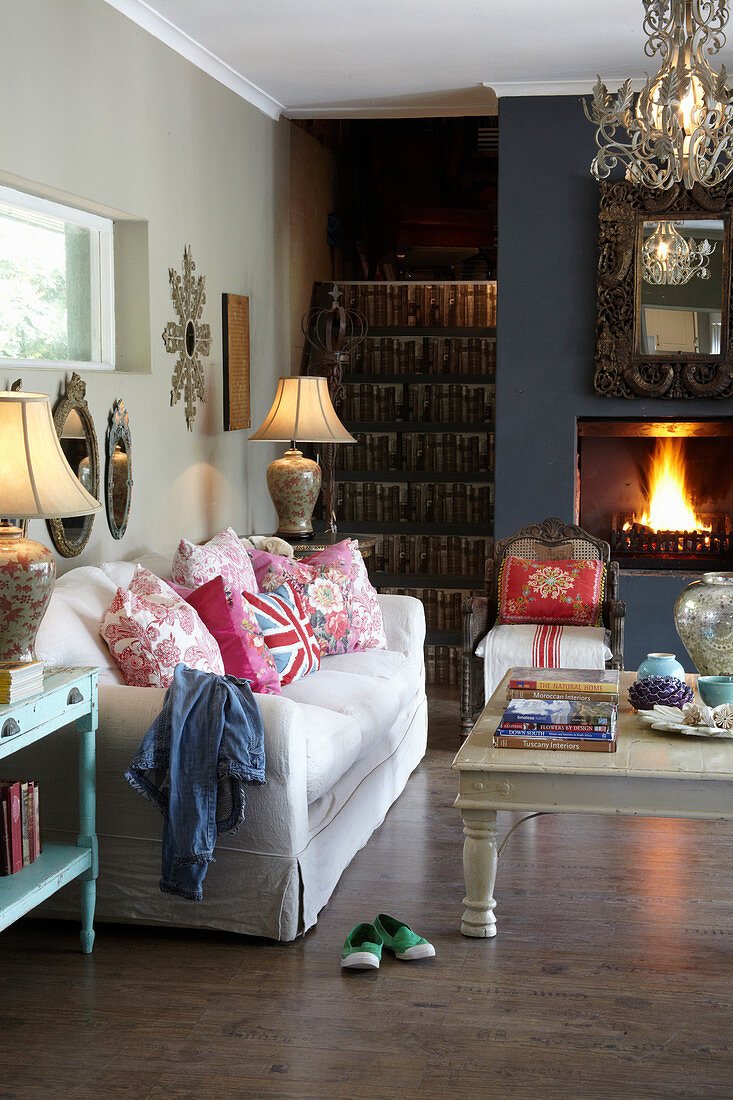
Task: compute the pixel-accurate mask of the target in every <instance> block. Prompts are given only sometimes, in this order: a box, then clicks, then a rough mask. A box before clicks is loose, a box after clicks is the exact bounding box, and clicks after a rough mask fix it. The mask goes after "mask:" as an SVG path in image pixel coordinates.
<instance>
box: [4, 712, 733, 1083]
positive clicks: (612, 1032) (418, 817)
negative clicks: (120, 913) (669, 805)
mask: <svg viewBox="0 0 733 1100" xmlns="http://www.w3.org/2000/svg"><path fill="white" fill-rule="evenodd" d="M456 728H457V703H456V701H455V699H451V698H449V697H447V696H446V695H445V694H443V696H442V698H433V699H432V703H431V734H430V751H429V753H428V756H427V758H426V760H425V762H424V763H423V765H422V766H421V768H420V769H419V771H418V772H417V773H416V774H415V775H414V776H413V777H412V779H411V780H410V783H409V785H408V788H407V790H406V792H405V794H404V795H403V796H402V798H401V799H400V800H399V801H398V803H397V804H396V805H395V806H394V807H393V809H392V810H391V812H390V814H389V815H388V817H387V820H386V822H385V824H384V825H383V826H382V828H381V829H380V830H379V831H378V832H377V833H376V834H375V835H374V836H373V837H372V839H371V841H370V842H369V844H368V845H367V847H366V848H365V849H364V850H363V851H362V852H360V853H359V855H358V856H357V857H356V859H355V860H354V862H353V863H352V865H351V866H350V867H349V868H348V869H347V871H346V872H345V874H344V875H343V877H342V879H341V882H340V884H339V886H338V888H337V890H336V893H335V894H334V896H333V898H332V899H331V902H330V904H329V905H328V906H327V908H326V909H325V910H324V911H323V913H322V914H321V917H320V920H319V922H318V924H317V926H316V927H315V928H314V929H313V930H312V931H311V932H309V933H308V935H307V936H306V937H305V938H303V939H301V940H299V941H296V942H295V943H293V944H274V943H271V942H269V941H264V940H250V939H245V938H241V937H235V936H229V935H218V934H211V935H209V934H202V933H194V932H185V931H178V930H165V931H160V930H155V929H149V928H130V927H121V926H120V927H118V926H111V925H101V926H99V927H98V930H97V942H96V945H95V949H94V954H93V955H92V956H89V957H84V956H82V955H81V954H80V953H79V952H78V950H77V944H78V939H77V928H76V926H75V925H71V924H68V923H61V922H59V923H56V922H50V921H42V920H30V919H28V920H25V921H20V922H19V923H18V924H16V925H14V926H13V927H12V928H10V929H8V930H7V931H6V932H4V933H3V934H2V937H1V938H0V960H1V963H0V967H1V969H0V991H1V997H2V999H1V1002H0V1096H2V1097H33V1098H35V1097H54V1098H56V1097H94V1098H104V1097H117V1096H120V1097H135V1098H137V1097H140V1098H142V1097H150V1098H151V1100H153V1098H160V1097H216V1098H229V1097H285V1098H288V1100H299V1098H301V1097H303V1098H311V1097H312V1098H326V1097H339V1098H349V1097H355V1098H356V1097H359V1098H368V1100H380V1098H390V1100H391V1098H395V1097H398V1098H405V1100H410V1098H412V1097H420V1098H426V1100H427V1098H435V1100H438V1098H441V1100H444V1098H446V1097H461V1098H463V1097H467V1098H473V1097H477V1098H479V1097H480V1098H483V1097H487V1098H489V1097H491V1098H493V1097H501V1098H503V1097H511V1098H519V1100H525V1098H526V1100H534V1098H544V1097H562V1098H563V1100H570V1098H576V1097H578V1098H583V1100H586V1098H595V1097H622V1098H627V1097H629V1098H630V1097H634V1098H637V1097H638V1098H646V1097H664V1098H668V1097H685V1098H688V1097H689V1098H692V1097H706V1098H708V1097H725V1098H730V1097H733V1061H732V1060H731V1056H730V1048H731V1038H732V1032H733V904H732V901H731V899H732V897H733V828H731V826H730V825H727V824H723V823H709V822H695V821H667V820H641V819H628V818H627V819H620V820H615V819H610V818H602V817H577V818H571V817H565V818H563V817H542V818H538V819H536V820H535V821H531V822H527V823H526V824H525V825H522V826H521V827H520V828H519V829H518V830H517V832H516V833H515V834H514V835H513V837H512V839H511V840H510V842H509V844H508V846H507V848H506V850H505V852H504V854H503V855H502V857H501V860H500V863H499V876H498V881H497V899H498V909H497V914H498V921H499V934H498V936H497V937H496V939H495V940H469V939H465V938H464V937H462V936H461V935H460V933H459V932H458V923H459V917H460V912H461V905H460V901H461V898H462V896H463V882H462V870H461V842H462V836H461V825H460V821H459V818H458V815H457V813H456V811H455V810H454V809H453V808H452V802H453V798H454V795H455V786H456V784H455V779H454V777H453V775H452V774H451V772H450V770H449V765H450V761H451V759H452V756H453V753H454V752H455V750H456V748H457V746H458V744H459V742H458V739H457V734H456ZM512 820H513V819H512V818H511V816H510V815H504V820H503V821H502V820H501V819H500V821H501V825H502V833H503V832H504V830H505V829H506V827H508V825H509V824H510V823H511V821H512ZM380 910H381V911H386V912H388V913H392V914H393V915H397V916H400V917H402V918H403V919H405V920H407V921H408V922H409V923H411V924H412V925H413V926H414V927H415V928H417V929H418V930H419V931H420V932H421V933H422V934H423V935H425V936H427V937H428V938H429V939H430V940H432V942H433V943H434V944H435V946H436V949H437V956H436V958H435V959H432V960H426V961H424V962H422V963H412V964H410V963H400V962H397V961H396V960H395V959H394V958H393V957H392V956H388V957H387V958H386V959H385V961H384V962H383V964H382V967H381V969H380V970H379V971H378V972H377V971H372V972H342V971H341V969H340V965H339V964H340V950H341V945H342V942H343V939H344V936H345V935H346V933H347V932H348V931H349V930H350V929H351V927H352V926H353V925H354V924H356V923H357V922H358V921H360V920H370V919H372V917H373V916H374V915H375V913H376V912H378V911H380Z"/></svg>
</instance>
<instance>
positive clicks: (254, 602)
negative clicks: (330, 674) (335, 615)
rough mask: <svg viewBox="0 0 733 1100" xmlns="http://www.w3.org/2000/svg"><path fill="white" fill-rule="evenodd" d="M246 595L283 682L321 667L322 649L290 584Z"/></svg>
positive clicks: (287, 682)
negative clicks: (269, 590)
mask: <svg viewBox="0 0 733 1100" xmlns="http://www.w3.org/2000/svg"><path fill="white" fill-rule="evenodd" d="M243 598H244V603H245V606H248V607H249V608H250V610H251V612H252V614H253V615H254V616H255V618H256V619H257V623H258V626H259V628H260V630H261V631H262V633H263V635H264V638H265V642H266V643H267V647H268V649H269V650H270V652H271V653H272V656H273V657H274V659H275V665H276V666H277V671H278V673H279V675H280V683H281V684H282V685H283V686H285V684H290V683H292V682H293V681H294V680H299V679H300V678H301V676H307V675H308V673H309V672H317V671H318V669H319V668H320V666H321V649H320V646H319V644H318V642H317V640H316V637H315V635H314V633H313V630H312V629H311V625H310V622H309V620H308V615H307V614H306V612H305V610H304V608H303V606H302V605H301V603H300V600H299V599H298V596H297V595H296V593H295V592H294V591H293V589H292V588H291V587H290V585H289V584H283V585H281V586H280V587H279V588H276V589H275V590H274V591H273V592H245V593H244V597H243Z"/></svg>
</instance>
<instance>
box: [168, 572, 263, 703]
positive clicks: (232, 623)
mask: <svg viewBox="0 0 733 1100" xmlns="http://www.w3.org/2000/svg"><path fill="white" fill-rule="evenodd" d="M180 591H181V594H182V595H183V598H184V599H185V600H186V601H187V602H188V603H190V604H191V606H192V607H193V608H195V610H196V611H197V612H198V614H199V615H200V617H201V620H202V622H203V623H204V625H205V626H206V628H207V629H208V630H209V631H210V632H211V635H212V637H213V638H214V639H215V640H216V644H217V645H218V646H219V649H220V650H221V656H222V660H223V662H224V671H225V672H226V673H227V674H229V675H231V676H237V677H239V679H240V680H247V681H248V682H249V684H250V687H251V688H252V691H253V692H255V693H259V694H260V695H280V694H281V692H280V675H279V673H278V671H277V666H276V665H275V659H274V657H273V656H272V653H270V650H269V649H268V648H267V645H266V644H265V639H264V636H263V634H262V631H261V630H260V627H259V624H258V622H257V617H256V615H255V614H254V612H253V611H252V609H251V607H250V606H249V604H246V603H245V602H244V599H243V597H242V593H241V592H239V591H238V590H237V589H236V588H233V589H231V590H227V588H226V587H225V586H224V581H223V579H222V578H221V577H214V578H213V580H210V581H207V582H206V584H204V585H202V586H201V588H197V589H196V590H195V592H187V590H186V589H184V588H182V589H181V590H180Z"/></svg>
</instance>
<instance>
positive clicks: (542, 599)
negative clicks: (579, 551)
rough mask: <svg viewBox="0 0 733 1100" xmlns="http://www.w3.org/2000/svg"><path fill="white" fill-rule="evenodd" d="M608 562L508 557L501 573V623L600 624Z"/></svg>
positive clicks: (499, 618)
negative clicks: (606, 564)
mask: <svg viewBox="0 0 733 1100" xmlns="http://www.w3.org/2000/svg"><path fill="white" fill-rule="evenodd" d="M605 576H606V566H605V564H604V563H603V562H600V561H590V560H587V559H578V560H577V561H576V560H566V561H527V560H526V559H525V558H513V557H507V558H505V559H504V561H503V562H502V565H501V573H500V576H499V616H498V619H497V622H499V623H551V624H556V625H560V626H562V625H568V626H570V625H573V626H600V625H601V622H602V617H601V611H602V606H601V605H602V603H603V589H604V584H605Z"/></svg>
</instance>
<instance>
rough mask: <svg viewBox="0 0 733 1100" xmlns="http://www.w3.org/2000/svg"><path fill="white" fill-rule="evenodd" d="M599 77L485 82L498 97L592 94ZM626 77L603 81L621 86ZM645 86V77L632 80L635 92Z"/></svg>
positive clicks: (606, 83) (609, 84)
mask: <svg viewBox="0 0 733 1100" xmlns="http://www.w3.org/2000/svg"><path fill="white" fill-rule="evenodd" d="M596 80H597V77H589V78H588V80H536V81H524V82H521V81H520V82H518V83H510V82H505V83H501V82H499V83H497V82H495V81H491V80H485V81H484V82H483V86H484V88H490V89H491V91H493V92H495V93H496V98H497V99H502V98H504V97H506V96H520V95H522V96H540V95H591V93H592V91H593V85H594V84H595V82H596ZM625 80H626V77H625V76H623V77H620V78H614V77H611V78H610V79H608V78H605V79H604V81H603V83H604V84H605V85H606V87H607V88H620V87H621V85H622V84H623V83H624V81H625ZM643 86H644V78H643V77H642V79H640V80H632V81H631V87H632V89H633V90H634V91H635V92H640V91H641V89H642V88H643Z"/></svg>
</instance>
